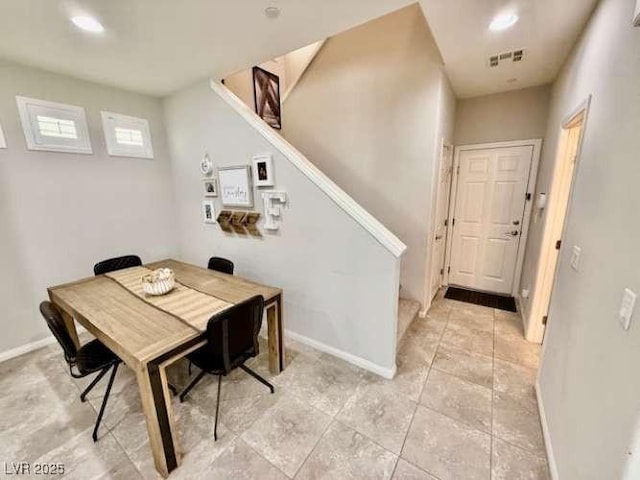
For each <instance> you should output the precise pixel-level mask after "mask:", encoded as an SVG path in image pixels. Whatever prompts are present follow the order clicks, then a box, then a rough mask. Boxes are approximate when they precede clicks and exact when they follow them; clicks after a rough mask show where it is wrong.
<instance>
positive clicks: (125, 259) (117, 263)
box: [93, 255, 142, 275]
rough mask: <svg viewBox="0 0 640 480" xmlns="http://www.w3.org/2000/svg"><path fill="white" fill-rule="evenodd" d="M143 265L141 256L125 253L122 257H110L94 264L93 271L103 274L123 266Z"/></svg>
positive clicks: (120, 268)
mask: <svg viewBox="0 0 640 480" xmlns="http://www.w3.org/2000/svg"><path fill="white" fill-rule="evenodd" d="M141 265H142V260H140V257H139V256H137V255H124V256H122V257H115V258H108V259H107V260H103V261H101V262H98V263H96V264H95V265H94V266H93V273H94V274H95V275H102V274H104V273H109V272H114V271H116V270H122V269H123V268H129V267H139V266H141Z"/></svg>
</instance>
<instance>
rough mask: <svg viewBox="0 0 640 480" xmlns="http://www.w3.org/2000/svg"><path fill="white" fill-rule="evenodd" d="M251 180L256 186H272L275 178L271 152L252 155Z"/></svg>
mask: <svg viewBox="0 0 640 480" xmlns="http://www.w3.org/2000/svg"><path fill="white" fill-rule="evenodd" d="M252 160H253V180H254V182H255V183H256V187H273V186H274V185H275V178H274V174H273V157H272V156H271V154H265V155H256V156H254V157H253V159H252Z"/></svg>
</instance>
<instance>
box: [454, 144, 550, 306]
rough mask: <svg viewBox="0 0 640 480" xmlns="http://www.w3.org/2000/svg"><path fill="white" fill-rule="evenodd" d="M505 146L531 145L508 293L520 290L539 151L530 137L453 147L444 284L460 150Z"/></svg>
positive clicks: (456, 190) (539, 145) (514, 293)
mask: <svg viewBox="0 0 640 480" xmlns="http://www.w3.org/2000/svg"><path fill="white" fill-rule="evenodd" d="M509 147H533V152H532V154H531V166H530V167H529V180H528V181H527V193H526V194H527V200H526V201H525V204H524V215H523V217H522V230H521V231H520V244H519V245H518V255H517V257H516V269H515V271H514V274H513V275H514V277H513V286H512V288H511V295H513V297H514V298H518V292H519V290H520V276H521V275H522V264H523V261H524V251H525V248H526V246H527V237H528V236H529V221H530V220H531V212H532V210H533V203H534V198H533V194H534V192H535V188H536V180H537V178H538V166H539V165H540V152H541V150H542V139H541V138H530V139H527V140H512V141H508V142H491V143H474V144H470V145H458V146H456V147H455V149H454V155H453V178H452V179H451V196H450V197H449V217H448V218H449V222H448V224H447V244H446V247H445V248H446V250H445V252H446V253H445V264H446V265H447V268H446V269H445V272H444V284H445V285H449V269H450V268H451V249H452V245H453V221H452V220H453V218H454V214H455V208H456V200H457V194H458V180H459V178H460V168H459V167H460V153H461V152H466V151H469V150H488V149H492V148H509Z"/></svg>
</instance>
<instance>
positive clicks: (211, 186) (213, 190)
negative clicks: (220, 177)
mask: <svg viewBox="0 0 640 480" xmlns="http://www.w3.org/2000/svg"><path fill="white" fill-rule="evenodd" d="M203 185H204V196H205V197H217V196H218V185H217V182H216V179H215V178H207V179H205V180H204V183H203Z"/></svg>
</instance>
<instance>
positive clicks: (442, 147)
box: [427, 138, 455, 302]
mask: <svg viewBox="0 0 640 480" xmlns="http://www.w3.org/2000/svg"><path fill="white" fill-rule="evenodd" d="M445 148H449V149H451V172H450V174H451V181H450V182H449V189H448V192H447V208H446V216H445V222H446V225H447V227H446V228H445V233H444V235H445V238H444V242H443V248H444V258H443V260H442V265H440V266H439V267H438V268H440V269H441V270H442V274H441V275H440V287H442V285H446V283H445V270H446V269H445V266H446V265H447V242H448V238H447V237H448V235H449V227H448V225H449V211H450V207H451V189H452V188H453V175H454V174H453V172H454V171H455V166H454V159H455V146H454V145H453V143H451V142H448V141H447V140H445V139H444V138H443V139H442V142H441V143H440V162H439V164H438V177H437V178H436V179H435V180H436V182H437V184H436V185H437V186H436V198H435V202H434V207H435V208H434V210H433V227H434V228H433V231H432V232H431V238H430V245H429V251H430V252H431V269H430V270H429V273H428V284H429V285H428V287H427V288H428V292H429V293H428V296H429V302H431V301H432V300H433V296H434V295H435V293H434V292H433V291H432V289H431V275H432V273H433V268H434V263H435V262H434V261H433V260H434V258H433V256H434V254H435V233H436V225H435V220H436V218H437V216H438V211H437V209H438V199H439V198H440V186H441V185H442V163H443V160H444V152H445ZM440 287H438V288H440Z"/></svg>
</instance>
